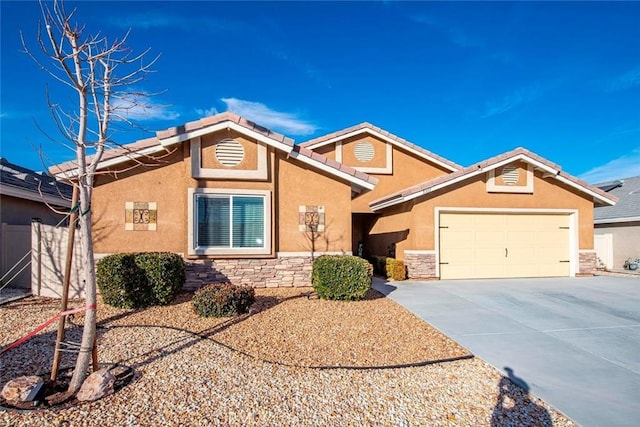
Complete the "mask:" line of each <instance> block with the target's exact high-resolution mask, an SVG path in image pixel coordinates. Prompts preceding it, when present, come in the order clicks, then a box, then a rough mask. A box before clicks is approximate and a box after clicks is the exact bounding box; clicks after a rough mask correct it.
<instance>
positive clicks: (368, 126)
mask: <svg viewBox="0 0 640 427" xmlns="http://www.w3.org/2000/svg"><path fill="white" fill-rule="evenodd" d="M364 129H371V130H373V131H375V132H377V133H379V134H382V135H384V136H385V137H387V138H389V139H392V140H393V141H395V142H397V143H398V144H400V145H404V146H406V147H408V148H411V149H413V150H415V151H417V152H419V153H422V154H423V155H425V156H426V157H431V158H433V159H436V160H438V161H439V162H442V163H444V164H446V165H448V166H451V167H452V168H454V169H461V168H462V166H461V165H459V164H457V163H454V162H452V161H450V160H448V159H445V158H444V157H442V156H439V155H437V154H435V153H432V152H431V151H429V150H426V149H424V148H422V147H420V146H419V145H416V144H413V143H411V142H409V141H407V140H406V139H404V138H400V137H399V136H396V135H394V134H392V133H391V132H389V131H386V130H384V129H382V128H379V127H377V126H374V125H372V124H371V123H368V122H363V123H360V124H358V125H355V126H351V127H348V128H346V129H342V130H339V131H336V132H332V133H330V134H327V135H323V136H320V137H318V138H314V139H311V140H309V141H305V142H303V143H301V144H299V145H301V146H303V147H306V148H309V147H313V146H314V145H316V144H319V143H322V142H324V141H329V140H331V139H334V138H339V137H341V136H343V135H347V134H349V133H351V132H355V131H358V130H364Z"/></svg>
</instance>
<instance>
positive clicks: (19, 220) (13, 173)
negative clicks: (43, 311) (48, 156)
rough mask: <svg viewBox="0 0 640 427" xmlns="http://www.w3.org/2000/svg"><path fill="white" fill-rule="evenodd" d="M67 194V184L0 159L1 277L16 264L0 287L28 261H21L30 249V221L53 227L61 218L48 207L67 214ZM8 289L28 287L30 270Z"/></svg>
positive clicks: (69, 201)
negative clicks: (37, 221)
mask: <svg viewBox="0 0 640 427" xmlns="http://www.w3.org/2000/svg"><path fill="white" fill-rule="evenodd" d="M71 193H72V187H71V186H70V185H67V184H64V183H61V182H58V181H56V179H55V178H53V177H51V176H48V175H45V174H41V173H38V172H35V171H33V170H31V169H27V168H24V167H22V166H18V165H16V164H13V163H10V162H9V161H8V160H7V159H4V158H0V222H1V223H2V229H1V232H0V244H1V245H2V246H1V247H2V256H1V260H0V261H1V264H2V266H1V267H2V276H5V273H6V272H7V271H8V270H10V269H11V268H12V267H14V266H15V265H16V263H18V262H20V264H18V267H17V268H16V269H14V270H13V271H12V273H10V274H9V275H8V276H7V277H6V279H5V280H4V281H3V283H2V284H3V285H4V284H5V283H6V281H7V280H8V279H10V278H11V277H12V276H13V275H14V272H17V271H19V270H20V269H22V267H23V266H24V265H25V263H28V262H29V261H30V260H31V258H29V257H27V258H24V255H26V254H27V253H28V252H29V251H30V250H31V222H32V221H33V220H39V221H40V222H42V223H43V224H49V225H57V224H58V223H59V222H60V221H61V220H63V219H64V218H65V215H64V214H59V213H56V212H55V211H54V210H53V209H52V208H51V207H53V208H55V209H56V210H62V211H68V210H69V207H70V206H71ZM48 205H49V206H48ZM9 286H11V287H19V288H30V287H31V270H29V269H28V268H25V269H24V270H23V271H22V273H20V274H19V275H18V276H16V277H15V278H14V279H13V280H12V281H11V283H9Z"/></svg>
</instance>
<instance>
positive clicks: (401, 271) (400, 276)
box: [386, 258, 407, 280]
mask: <svg viewBox="0 0 640 427" xmlns="http://www.w3.org/2000/svg"><path fill="white" fill-rule="evenodd" d="M386 264H387V265H386V270H387V277H390V278H391V279H392V280H404V279H406V278H407V270H406V269H405V267H404V262H403V261H400V260H398V259H395V258H387V261H386Z"/></svg>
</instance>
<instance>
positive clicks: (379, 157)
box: [342, 135, 387, 168]
mask: <svg viewBox="0 0 640 427" xmlns="http://www.w3.org/2000/svg"><path fill="white" fill-rule="evenodd" d="M361 141H366V142H368V143H370V144H371V146H372V147H373V158H372V159H371V160H369V161H368V162H361V161H360V160H358V159H357V158H356V155H355V151H354V150H355V148H356V145H357V144H358V143H359V142H361ZM342 163H344V164H345V165H347V166H351V167H363V168H384V167H386V165H387V142H385V141H382V140H380V139H378V138H375V137H373V136H369V135H356V136H353V137H351V138H348V139H345V140H343V141H342Z"/></svg>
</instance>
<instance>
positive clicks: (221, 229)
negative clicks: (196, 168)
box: [189, 189, 271, 255]
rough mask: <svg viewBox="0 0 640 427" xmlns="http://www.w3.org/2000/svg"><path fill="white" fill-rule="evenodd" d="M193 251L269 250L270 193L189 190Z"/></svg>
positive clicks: (219, 252)
mask: <svg viewBox="0 0 640 427" xmlns="http://www.w3.org/2000/svg"><path fill="white" fill-rule="evenodd" d="M190 193H191V200H192V203H193V205H192V208H191V209H190V210H191V215H190V218H189V219H190V223H191V224H190V225H191V227H190V228H191V230H192V234H191V235H190V236H189V237H190V239H189V241H190V242H189V243H190V245H189V246H190V253H192V254H227V253H228V254H247V255H250V254H265V253H269V252H270V243H269V242H270V239H269V233H270V230H271V227H270V222H269V218H270V201H269V192H265V191H238V192H230V191H228V190H214V189H191V190H190Z"/></svg>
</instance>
